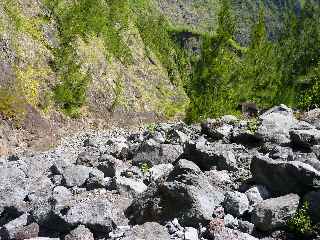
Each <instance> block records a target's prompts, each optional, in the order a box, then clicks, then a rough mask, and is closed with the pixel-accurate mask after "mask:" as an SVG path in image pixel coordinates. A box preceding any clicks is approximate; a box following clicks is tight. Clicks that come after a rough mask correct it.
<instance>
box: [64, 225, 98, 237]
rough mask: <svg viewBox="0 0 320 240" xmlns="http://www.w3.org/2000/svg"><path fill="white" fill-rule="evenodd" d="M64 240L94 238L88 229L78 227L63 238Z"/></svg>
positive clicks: (81, 226)
mask: <svg viewBox="0 0 320 240" xmlns="http://www.w3.org/2000/svg"><path fill="white" fill-rule="evenodd" d="M64 240H94V237H93V234H92V233H91V232H90V230H89V229H88V228H86V227H85V226H83V225H79V226H78V227H77V228H75V229H74V230H72V231H71V232H70V233H69V234H68V235H67V236H65V237H64Z"/></svg>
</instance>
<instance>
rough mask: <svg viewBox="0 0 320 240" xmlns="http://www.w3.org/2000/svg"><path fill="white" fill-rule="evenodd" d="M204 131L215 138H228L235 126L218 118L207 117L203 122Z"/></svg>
mask: <svg viewBox="0 0 320 240" xmlns="http://www.w3.org/2000/svg"><path fill="white" fill-rule="evenodd" d="M201 128H202V133H203V134H206V135H207V136H209V137H210V138H212V139H214V140H221V139H228V138H229V137H230V135H231V132H232V129H233V126H232V125H228V124H224V123H222V122H220V121H218V120H213V119H207V121H205V122H203V123H201Z"/></svg>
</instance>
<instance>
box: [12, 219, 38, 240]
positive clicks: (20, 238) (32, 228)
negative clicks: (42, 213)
mask: <svg viewBox="0 0 320 240" xmlns="http://www.w3.org/2000/svg"><path fill="white" fill-rule="evenodd" d="M39 231H40V227H39V225H38V224H37V223H31V224H30V225H28V226H24V227H21V228H19V229H17V232H16V234H15V239H16V240H24V239H29V238H36V237H38V235H39Z"/></svg>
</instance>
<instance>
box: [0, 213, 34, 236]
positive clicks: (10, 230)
mask: <svg viewBox="0 0 320 240" xmlns="http://www.w3.org/2000/svg"><path fill="white" fill-rule="evenodd" d="M28 218H29V215H28V214H23V215H21V216H20V217H18V218H16V219H14V220H12V221H10V222H9V223H7V224H5V225H4V226H3V227H2V228H1V229H0V237H1V238H2V239H14V238H15V236H16V233H17V232H18V230H19V229H21V228H22V227H24V226H26V225H27V224H28Z"/></svg>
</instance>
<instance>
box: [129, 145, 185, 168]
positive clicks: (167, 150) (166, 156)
mask: <svg viewBox="0 0 320 240" xmlns="http://www.w3.org/2000/svg"><path fill="white" fill-rule="evenodd" d="M182 154H183V147H182V146H180V145H173V144H159V143H157V142H155V141H154V140H152V139H149V140H147V141H145V142H143V143H142V144H141V145H140V147H139V149H138V150H137V153H136V154H135V156H134V157H133V159H132V162H133V164H134V165H137V166H141V165H142V164H144V163H145V164H148V165H149V166H154V165H158V164H166V163H173V162H174V161H176V160H177V159H178V158H179V157H180V156H181V155H182Z"/></svg>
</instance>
